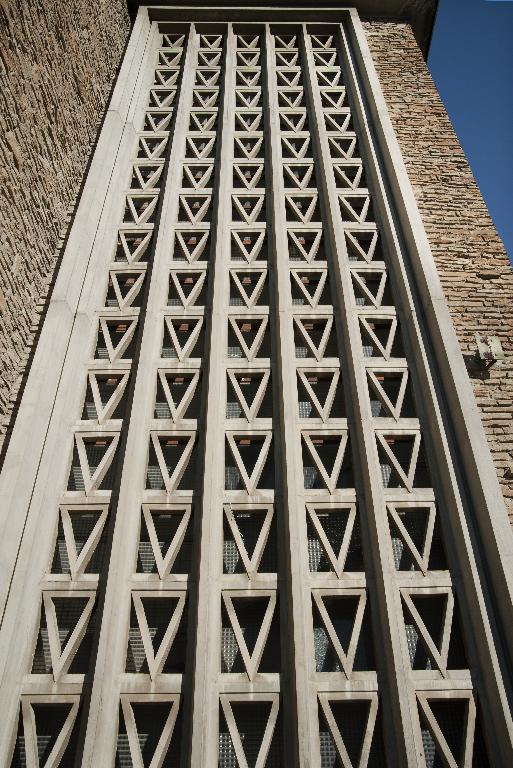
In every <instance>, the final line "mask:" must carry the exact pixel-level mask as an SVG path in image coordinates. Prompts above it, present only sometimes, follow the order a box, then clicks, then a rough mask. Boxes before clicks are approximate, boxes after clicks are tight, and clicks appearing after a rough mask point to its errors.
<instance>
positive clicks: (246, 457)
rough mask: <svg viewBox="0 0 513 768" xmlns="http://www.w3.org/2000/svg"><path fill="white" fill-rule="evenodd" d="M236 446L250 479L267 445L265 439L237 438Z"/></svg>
mask: <svg viewBox="0 0 513 768" xmlns="http://www.w3.org/2000/svg"><path fill="white" fill-rule="evenodd" d="M234 442H235V446H236V448H237V452H238V454H239V457H240V459H241V461H242V463H243V465H244V469H245V470H246V473H247V475H248V477H251V476H252V474H253V471H254V469H255V467H256V464H257V461H258V459H259V458H260V454H261V452H262V449H263V448H264V445H265V439H264V437H253V436H251V437H246V436H236V437H235V438H234Z"/></svg>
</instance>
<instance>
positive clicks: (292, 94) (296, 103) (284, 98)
mask: <svg viewBox="0 0 513 768" xmlns="http://www.w3.org/2000/svg"><path fill="white" fill-rule="evenodd" d="M278 104H279V106H280V107H292V108H295V107H302V106H304V93H303V89H302V88H283V89H281V88H280V90H279V91H278Z"/></svg>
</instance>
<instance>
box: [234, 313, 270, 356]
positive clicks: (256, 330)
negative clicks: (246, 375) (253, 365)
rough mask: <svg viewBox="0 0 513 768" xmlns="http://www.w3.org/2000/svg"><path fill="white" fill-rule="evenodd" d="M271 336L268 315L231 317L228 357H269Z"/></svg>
mask: <svg viewBox="0 0 513 768" xmlns="http://www.w3.org/2000/svg"><path fill="white" fill-rule="evenodd" d="M270 352H271V350H270V338H269V329H268V323H267V317H264V318H255V317H253V318H240V317H235V318H233V317H231V318H230V325H229V327H228V357H230V358H242V357H244V358H246V359H247V360H252V359H253V358H268V357H270Z"/></svg>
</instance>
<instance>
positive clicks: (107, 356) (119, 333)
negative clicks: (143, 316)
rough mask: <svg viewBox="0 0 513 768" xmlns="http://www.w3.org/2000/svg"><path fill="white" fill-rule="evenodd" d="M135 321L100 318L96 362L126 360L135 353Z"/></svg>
mask: <svg viewBox="0 0 513 768" xmlns="http://www.w3.org/2000/svg"><path fill="white" fill-rule="evenodd" d="M136 326H137V320H124V319H117V320H109V319H108V318H101V320H100V327H99V329H98V339H97V342H96V349H95V358H96V359H97V360H110V362H114V361H115V360H128V359H131V358H132V356H133V354H134V352H135V334H134V331H135V328H136Z"/></svg>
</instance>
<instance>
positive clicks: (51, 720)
mask: <svg viewBox="0 0 513 768" xmlns="http://www.w3.org/2000/svg"><path fill="white" fill-rule="evenodd" d="M30 706H31V708H32V710H33V712H34V719H35V731H36V733H35V738H36V740H37V756H38V758H39V765H40V766H45V765H46V764H47V761H48V759H49V758H50V756H51V753H52V750H53V749H54V747H55V745H56V742H57V739H58V738H59V736H60V734H61V732H62V731H63V729H65V728H66V724H67V722H68V724H69V721H68V718H69V717H70V715H71V710H72V708H73V706H74V705H73V704H72V703H57V704H47V703H44V704H38V703H35V702H31V704H30ZM75 718H76V714H75V717H74V718H73V719H74V720H75ZM72 730H73V732H72V734H71V738H70V737H68V738H69V741H68V744H67V747H66V748H65V749H64V750H63V753H64V754H63V756H62V758H61V760H60V761H59V765H65V764H66V763H65V762H63V761H64V760H65V759H67V760H69V761H70V763H69V764H71V761H72V760H73V758H74V749H75V746H76V737H77V733H76V729H74V728H73V729H72ZM24 740H25V739H24ZM23 751H25V750H23ZM54 758H55V755H54ZM22 764H23V765H25V763H22ZM14 765H15V764H14Z"/></svg>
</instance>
